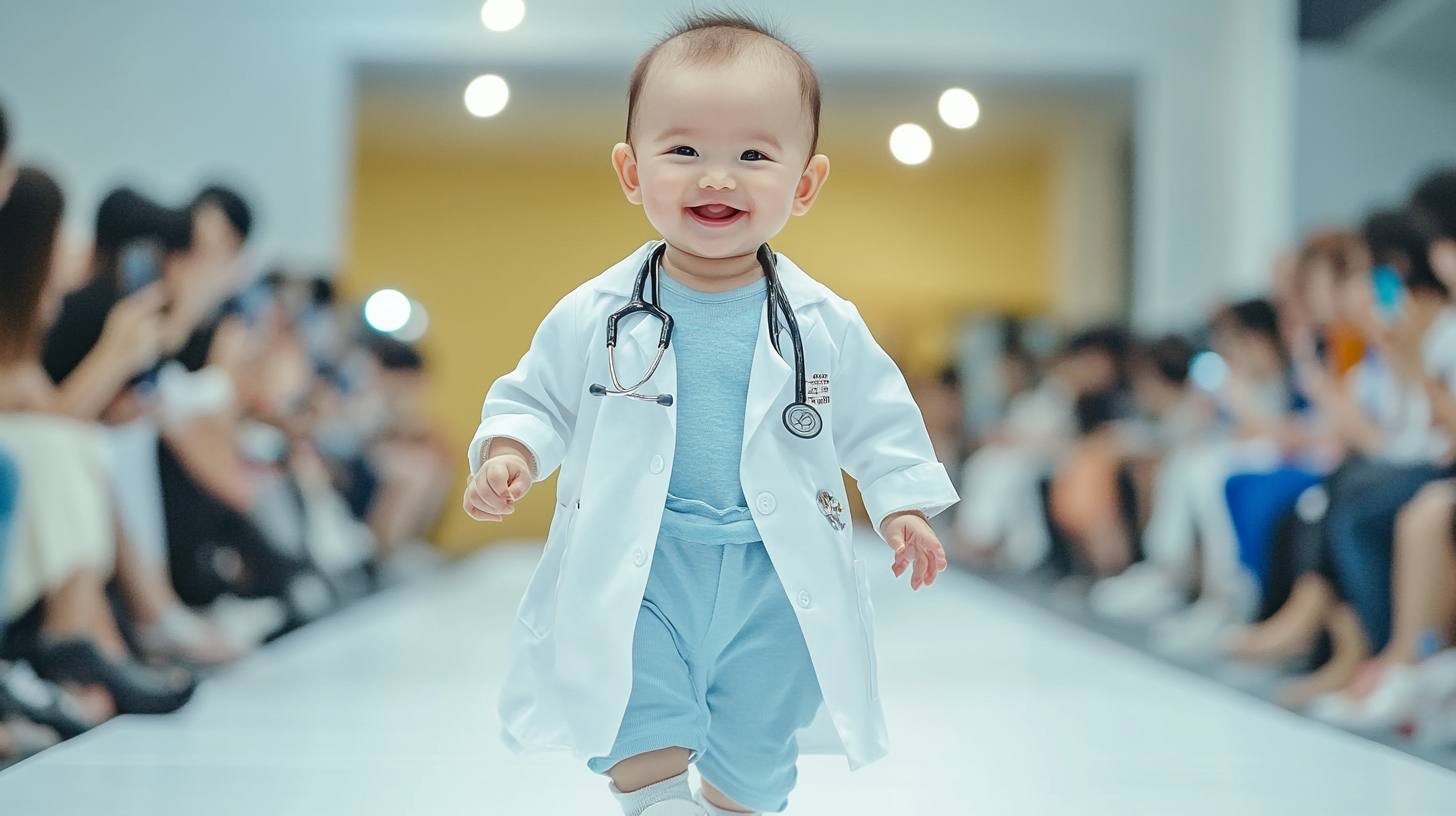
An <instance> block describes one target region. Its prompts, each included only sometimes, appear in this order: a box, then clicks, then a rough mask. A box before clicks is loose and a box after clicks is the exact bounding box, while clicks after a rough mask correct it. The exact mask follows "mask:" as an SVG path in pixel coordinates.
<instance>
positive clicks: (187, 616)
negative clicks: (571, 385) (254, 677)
mask: <svg viewBox="0 0 1456 816" xmlns="http://www.w3.org/2000/svg"><path fill="white" fill-rule="evenodd" d="M137 642H138V644H139V645H140V646H141V649H142V651H143V652H144V653H145V654H146V655H147V657H149V658H151V659H153V660H158V661H164V662H169V661H170V662H179V663H182V664H184V665H187V666H191V667H193V668H209V667H212V666H220V665H222V664H224V663H231V662H232V661H234V660H237V659H238V658H239V657H242V655H243V653H244V651H245V650H244V649H242V648H241V647H239V646H238V645H237V644H235V643H234V642H233V641H232V640H231V638H229V637H228V635H227V633H226V632H224V631H223V630H222V628H221V627H219V626H218V625H217V624H216V623H215V622H214V621H212V620H211V619H209V618H207V617H204V616H202V615H199V614H197V613H196V612H193V611H192V610H191V609H188V608H187V607H185V606H182V605H181V604H177V605H175V606H173V607H171V608H170V609H168V610H167V611H166V612H163V613H162V616H161V617H160V618H158V619H157V622H156V623H154V624H151V625H150V626H142V627H138V629H137Z"/></svg>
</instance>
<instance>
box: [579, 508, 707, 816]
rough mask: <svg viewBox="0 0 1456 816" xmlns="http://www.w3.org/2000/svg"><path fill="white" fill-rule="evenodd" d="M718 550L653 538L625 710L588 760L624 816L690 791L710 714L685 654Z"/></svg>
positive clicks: (694, 639) (694, 637)
mask: <svg viewBox="0 0 1456 816" xmlns="http://www.w3.org/2000/svg"><path fill="white" fill-rule="evenodd" d="M721 551H722V550H721V548H712V547H701V546H696V545H691V546H684V543H683V542H679V541H677V540H675V539H671V538H667V537H663V538H662V539H660V540H659V541H658V545H657V553H656V554H655V556H654V557H653V562H652V572H651V574H650V575H649V577H648V581H647V590H646V593H645V594H644V597H643V599H642V607H641V609H640V610H639V612H638V614H637V626H636V629H635V630H634V633H633V637H632V693H631V696H630V697H629V698H628V700H627V710H626V711H625V713H624V714H623V715H622V724H621V726H620V727H619V728H618V730H617V738H616V741H615V742H614V743H613V745H612V750H611V753H609V754H608V755H607V756H602V757H594V758H592V759H591V760H589V761H588V762H587V767H588V768H590V769H591V770H592V771H594V772H596V773H599V774H605V775H607V776H609V777H611V779H612V793H613V795H615V796H616V797H617V799H618V801H619V803H620V804H621V805H622V809H623V811H624V812H625V813H627V814H628V816H637V814H640V813H641V812H642V811H643V810H645V809H646V808H648V807H650V806H652V805H653V804H656V803H658V802H664V801H671V800H683V801H684V802H686V801H688V800H690V799H691V797H692V792H691V790H690V789H689V787H688V777H687V767H688V762H689V760H690V758H691V756H692V754H693V753H694V752H698V751H702V750H703V748H704V745H705V743H706V734H707V727H708V713H707V709H706V704H705V703H704V702H703V696H702V693H701V688H702V685H703V684H702V682H701V681H699V682H694V679H693V674H692V670H691V668H690V661H691V660H692V659H693V654H694V652H695V650H696V648H697V646H698V644H700V643H701V642H702V640H703V636H704V631H705V630H706V628H707V626H708V622H709V621H710V620H711V612H712V603H713V596H712V593H711V589H712V588H713V587H714V586H716V584H717V569H718V567H719V564H720V561H721ZM705 587H706V591H705V589H704V588H705Z"/></svg>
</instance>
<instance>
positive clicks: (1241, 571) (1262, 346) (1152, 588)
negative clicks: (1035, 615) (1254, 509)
mask: <svg viewBox="0 0 1456 816" xmlns="http://www.w3.org/2000/svg"><path fill="white" fill-rule="evenodd" d="M1213 344H1214V348H1215V350H1216V352H1217V353H1218V354H1219V357H1220V359H1221V360H1222V361H1224V364H1225V366H1226V374H1225V375H1224V377H1223V379H1222V382H1221V383H1219V387H1218V390H1217V392H1216V393H1215V394H1214V397H1215V401H1216V404H1217V407H1218V409H1219V414H1220V422H1219V423H1218V425H1216V426H1215V428H1214V430H1213V432H1212V433H1211V434H1210V436H1208V437H1207V438H1205V439H1203V440H1199V441H1196V442H1193V443H1191V444H1188V445H1185V446H1183V447H1180V448H1179V449H1177V450H1174V451H1173V452H1172V453H1171V454H1170V455H1169V456H1168V457H1167V459H1166V460H1165V462H1164V463H1163V465H1162V470H1161V472H1160V475H1159V478H1158V483H1157V488H1156V491H1155V493H1154V495H1153V501H1152V512H1151V516H1150V518H1149V520H1148V524H1147V527H1146V529H1145V530H1144V532H1143V551H1144V553H1145V555H1146V556H1147V559H1146V561H1144V562H1140V563H1138V564H1136V565H1134V566H1133V568H1131V569H1129V570H1127V571H1126V572H1124V573H1123V574H1121V575H1118V576H1114V577H1111V578H1107V579H1104V580H1103V581H1101V582H1099V583H1098V584H1097V585H1096V586H1094V587H1093V590H1092V594H1091V596H1090V598H1089V601H1090V602H1091V605H1092V608H1093V610H1094V611H1095V612H1097V613H1098V614H1099V615H1102V616H1105V617H1109V618H1114V619H1121V620H1132V621H1144V622H1146V621H1153V620H1157V621H1158V623H1157V625H1156V626H1155V627H1154V629H1153V632H1152V637H1153V642H1154V645H1155V647H1156V648H1158V649H1159V650H1160V651H1165V652H1170V653H1178V654H1195V653H1202V652H1204V651H1207V650H1211V649H1212V648H1213V646H1214V645H1215V643H1216V642H1217V637H1218V634H1219V632H1220V631H1222V629H1223V628H1224V627H1225V626H1227V625H1229V624H1231V623H1237V622H1240V621H1242V620H1247V618H1248V616H1249V615H1251V614H1252V613H1253V611H1254V605H1255V604H1256V602H1257V594H1258V588H1257V583H1256V581H1255V580H1254V579H1253V577H1252V576H1251V575H1249V574H1248V571H1247V570H1246V569H1245V568H1244V567H1243V565H1242V564H1241V563H1240V551H1239V542H1238V539H1237V535H1236V532H1235V529H1234V524H1233V519H1232V517H1231V516H1230V513H1229V507H1228V503H1227V501H1226V500H1225V496H1224V487H1225V484H1226V483H1227V482H1228V479H1229V477H1230V476H1232V475H1234V474H1236V473H1250V472H1271V471H1273V470H1275V469H1277V468H1279V467H1280V466H1281V465H1282V464H1283V463H1284V462H1285V461H1286V445H1287V444H1288V443H1289V441H1290V440H1293V439H1296V438H1298V437H1299V436H1300V434H1299V432H1298V430H1297V427H1296V426H1297V420H1296V418H1295V415H1294V408H1295V406H1296V399H1295V394H1294V392H1293V389H1292V388H1291V387H1290V383H1289V375H1288V362H1287V359H1286V356H1285V350H1284V347H1283V344H1282V341H1281V332H1280V327H1279V319H1278V315H1277V313H1276V312H1275V310H1274V307H1273V305H1272V304H1270V303H1269V302H1268V301H1265V300H1250V301H1244V302H1242V303H1237V304H1234V305H1233V306H1230V307H1228V308H1226V309H1224V310H1222V311H1221V312H1220V313H1219V314H1218V315H1217V316H1216V317H1215V318H1214V321H1213ZM1190 593H1196V595H1197V598H1198V601H1197V603H1195V604H1193V605H1192V606H1190V607H1188V608H1187V609H1185V610H1183V611H1181V612H1177V613H1176V614H1174V612H1175V610H1178V609H1179V608H1180V607H1182V606H1184V604H1185V603H1186V598H1187V596H1188V595H1189V594H1190Z"/></svg>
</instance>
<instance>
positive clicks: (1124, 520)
mask: <svg viewBox="0 0 1456 816" xmlns="http://www.w3.org/2000/svg"><path fill="white" fill-rule="evenodd" d="M1076 412H1077V427H1078V430H1079V432H1080V433H1081V438H1080V439H1078V440H1077V441H1076V442H1075V443H1074V444H1073V445H1072V446H1071V448H1070V449H1068V451H1067V453H1066V455H1065V456H1064V457H1062V461H1061V462H1060V464H1059V465H1058V468H1057V473H1056V475H1055V476H1054V477H1053V478H1052V480H1051V485H1050V489H1049V491H1048V496H1047V511H1048V514H1049V515H1050V517H1051V521H1052V523H1053V525H1054V526H1055V527H1056V529H1057V531H1059V532H1060V533H1061V534H1062V535H1063V536H1064V537H1065V538H1066V539H1067V542H1068V544H1069V545H1070V546H1071V548H1072V549H1073V550H1074V555H1075V556H1076V560H1077V562H1079V563H1080V565H1082V566H1084V567H1085V568H1086V569H1087V570H1088V571H1090V572H1091V573H1092V574H1093V575H1094V576H1099V577H1100V576H1105V575H1116V574H1117V573H1119V572H1122V571H1123V570H1124V569H1126V568H1127V565H1128V564H1129V563H1131V562H1132V560H1133V556H1134V553H1133V547H1132V535H1133V530H1134V529H1135V527H1134V525H1135V524H1136V521H1137V520H1136V515H1135V514H1133V517H1132V518H1129V517H1128V514H1127V513H1126V512H1125V510H1126V508H1127V505H1126V502H1127V501H1128V500H1129V499H1130V497H1129V496H1127V495H1126V493H1124V492H1123V491H1122V483H1123V479H1122V475H1123V471H1122V457H1123V452H1124V444H1123V439H1122V437H1121V435H1120V434H1119V432H1118V421H1119V420H1120V419H1121V418H1122V417H1121V415H1120V412H1119V407H1118V400H1117V396H1116V395H1115V394H1113V393H1111V392H1108V391H1098V392H1096V393H1092V394H1084V395H1082V397H1080V398H1079V399H1078V400H1077V409H1076Z"/></svg>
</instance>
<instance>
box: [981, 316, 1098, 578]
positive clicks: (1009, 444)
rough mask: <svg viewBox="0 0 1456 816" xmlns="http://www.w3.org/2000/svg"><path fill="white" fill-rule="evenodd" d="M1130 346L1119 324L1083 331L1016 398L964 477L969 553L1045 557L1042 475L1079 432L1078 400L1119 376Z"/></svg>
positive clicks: (1028, 560) (1036, 561)
mask: <svg viewBox="0 0 1456 816" xmlns="http://www.w3.org/2000/svg"><path fill="white" fill-rule="evenodd" d="M1125 347H1126V338H1125V337H1124V335H1123V334H1122V333H1121V332H1120V331H1118V330H1113V329H1100V330H1094V331H1088V332H1084V333H1083V334H1080V335H1078V336H1076V337H1074V338H1072V340H1071V341H1070V342H1068V343H1067V345H1066V347H1065V349H1063V351H1062V352H1061V354H1059V355H1058V356H1057V358H1056V359H1055V360H1054V361H1053V362H1052V364H1051V365H1050V366H1049V367H1048V369H1047V373H1046V376H1045V377H1044V378H1043V379H1042V382H1041V384H1040V385H1038V386H1037V387H1036V388H1035V389H1033V390H1031V391H1028V392H1026V393H1023V394H1020V395H1018V396H1017V397H1015V398H1014V399H1013V400H1012V401H1011V403H1010V404H1009V406H1008V408H1007V412H1006V418H1005V419H1004V420H1003V421H1002V422H1001V424H1000V426H999V427H998V428H997V429H996V430H995V431H993V432H992V433H991V434H990V435H988V438H987V440H986V443H985V444H984V445H983V446H982V447H981V448H980V449H979V450H977V451H976V452H975V453H973V454H972V455H971V457H970V458H969V459H968V460H967V461H966V465H965V469H964V472H963V474H962V477H961V483H962V490H961V493H962V495H963V496H964V499H963V500H962V502H961V503H960V504H959V505H958V506H957V510H956V519H955V526H956V532H957V537H958V541H959V545H960V547H961V549H962V552H963V554H964V555H966V556H968V557H970V558H972V559H975V560H981V561H984V560H990V559H994V560H995V561H997V562H998V563H1000V564H1001V565H1003V566H1005V567H1007V568H1010V569H1012V570H1014V571H1017V572H1026V571H1029V570H1032V569H1034V568H1036V567H1037V566H1038V565H1040V564H1041V563H1042V562H1043V561H1044V560H1045V559H1046V557H1047V554H1048V552H1049V551H1050V548H1051V539H1050V534H1049V532H1048V530H1047V527H1046V520H1045V511H1044V507H1043V502H1042V499H1041V485H1042V482H1043V480H1044V479H1046V478H1047V477H1048V476H1049V475H1050V474H1051V469H1052V466H1053V464H1054V463H1055V462H1056V461H1057V459H1058V458H1059V457H1060V456H1061V455H1062V454H1063V453H1064V452H1065V451H1066V449H1067V447H1068V446H1069V445H1070V444H1071V443H1072V441H1073V440H1074V439H1075V437H1076V417H1075V408H1076V403H1077V400H1078V399H1079V398H1080V397H1082V396H1083V395H1085V394H1090V393H1095V392H1099V391H1106V390H1108V389H1111V388H1113V387H1115V386H1117V385H1118V384H1119V383H1120V381H1121V379H1122V371H1121V367H1122V355H1123V351H1124V349H1125Z"/></svg>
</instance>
